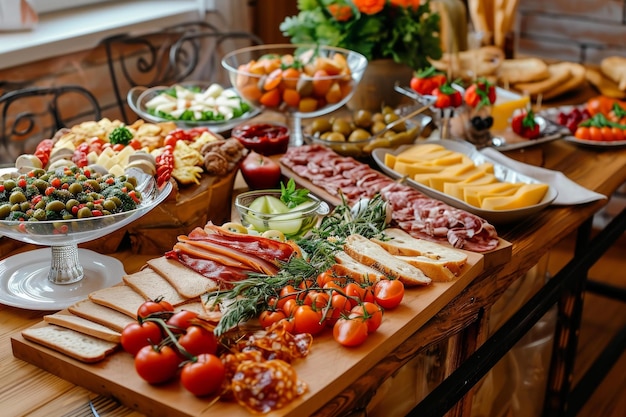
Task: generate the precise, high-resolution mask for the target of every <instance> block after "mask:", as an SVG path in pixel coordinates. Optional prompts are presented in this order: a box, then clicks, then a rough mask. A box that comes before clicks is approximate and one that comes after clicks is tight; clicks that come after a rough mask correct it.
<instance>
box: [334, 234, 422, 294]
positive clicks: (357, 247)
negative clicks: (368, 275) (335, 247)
mask: <svg viewBox="0 0 626 417" xmlns="http://www.w3.org/2000/svg"><path fill="white" fill-rule="evenodd" d="M343 250H344V251H345V252H346V253H347V254H348V255H350V256H351V257H352V258H353V259H355V260H357V261H358V262H360V263H362V264H364V265H367V266H369V267H372V268H374V269H376V270H378V271H379V272H381V273H383V274H385V275H388V276H390V277H393V278H397V279H399V280H400V281H401V282H402V283H403V284H404V285H406V286H407V287H414V286H417V285H428V284H430V283H431V279H430V278H428V277H427V276H426V275H424V273H423V272H422V271H420V270H419V269H418V268H416V267H414V266H413V265H410V264H408V263H406V262H404V261H402V260H400V259H398V258H396V257H395V256H393V255H391V254H390V253H389V252H387V251H386V250H385V249H383V248H382V247H381V246H380V245H378V244H376V243H374V242H372V241H371V240H369V239H367V238H365V237H363V236H361V235H350V236H348V237H347V238H346V242H345V244H344V247H343Z"/></svg>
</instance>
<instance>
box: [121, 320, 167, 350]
mask: <svg viewBox="0 0 626 417" xmlns="http://www.w3.org/2000/svg"><path fill="white" fill-rule="evenodd" d="M161 340H163V335H162V334H161V328H160V327H159V325H158V324H156V323H155V322H152V321H144V322H143V323H138V322H133V323H129V324H127V325H126V327H124V329H123V330H122V337H121V343H122V348H124V350H125V351H126V352H128V353H130V354H131V355H133V356H135V355H136V354H137V352H139V351H140V350H141V348H143V347H144V346H148V345H150V344H151V343H152V344H158V343H159V342H161Z"/></svg>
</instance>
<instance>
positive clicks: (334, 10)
mask: <svg viewBox="0 0 626 417" xmlns="http://www.w3.org/2000/svg"><path fill="white" fill-rule="evenodd" d="M327 9H328V11H329V12H330V14H332V15H333V17H334V18H335V20H336V21H338V22H345V21H348V20H350V18H351V17H352V8H351V7H350V6H347V5H343V6H342V5H340V4H331V5H329V6H328V7H327Z"/></svg>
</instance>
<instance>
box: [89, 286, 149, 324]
mask: <svg viewBox="0 0 626 417" xmlns="http://www.w3.org/2000/svg"><path fill="white" fill-rule="evenodd" d="M89 299H90V300H91V301H93V302H94V303H96V304H100V305H102V306H105V307H109V308H112V309H113V310H117V311H119V312H120V313H122V314H126V315H127V316H129V317H133V318H134V317H137V309H138V308H139V306H140V305H141V304H143V303H144V301H146V299H145V298H144V297H143V296H142V295H141V294H139V293H138V292H137V291H135V290H133V289H132V288H131V287H129V286H128V285H114V286H113V287H108V288H102V289H100V290H97V291H94V292H92V293H90V294H89Z"/></svg>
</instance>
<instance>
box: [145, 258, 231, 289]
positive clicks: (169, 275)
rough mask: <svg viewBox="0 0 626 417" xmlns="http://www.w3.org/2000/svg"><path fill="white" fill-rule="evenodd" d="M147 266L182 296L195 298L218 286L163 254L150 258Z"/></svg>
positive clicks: (213, 281)
mask: <svg viewBox="0 0 626 417" xmlns="http://www.w3.org/2000/svg"><path fill="white" fill-rule="evenodd" d="M147 263H148V266H149V267H150V268H152V269H153V270H155V271H156V272H157V273H158V274H160V275H161V276H162V277H163V278H165V279H166V280H167V281H168V282H169V283H170V284H171V285H172V286H173V287H174V288H176V291H178V293H179V294H180V295H182V296H183V297H187V298H196V297H200V296H201V295H202V294H204V293H205V292H209V291H215V290H217V289H218V288H219V286H218V284H217V282H215V280H212V279H210V278H207V277H204V276H202V275H201V274H199V273H197V272H196V271H194V270H192V269H191V268H188V267H186V266H185V265H183V264H181V263H180V262H178V261H175V260H171V259H167V258H166V257H164V256H161V257H159V258H154V259H150V260H149V261H148V262H147Z"/></svg>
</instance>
